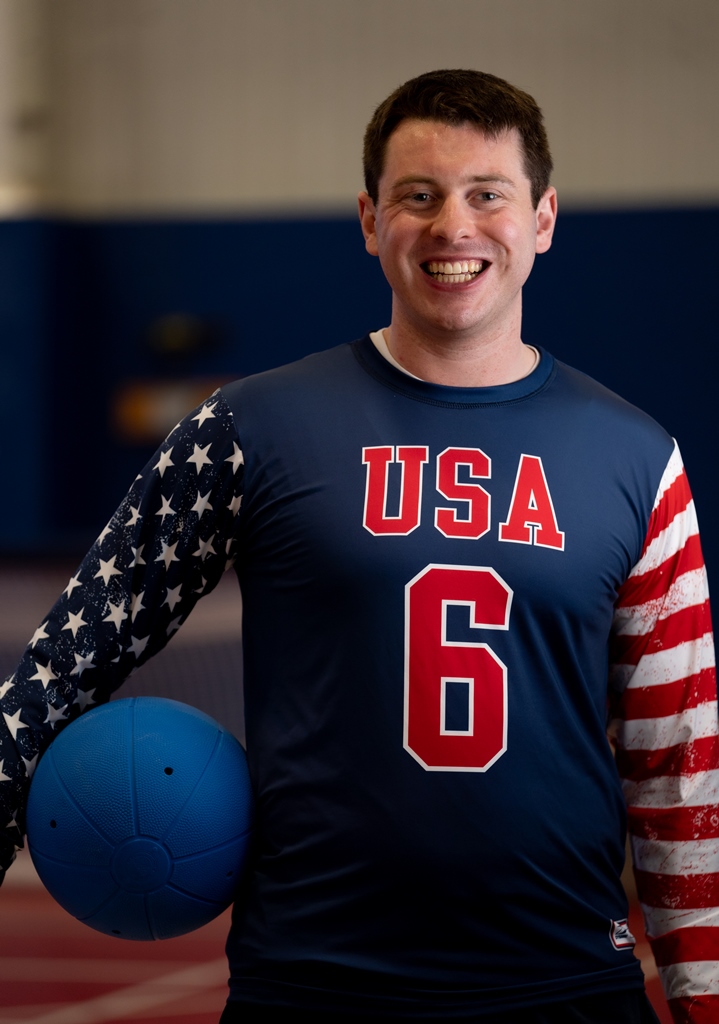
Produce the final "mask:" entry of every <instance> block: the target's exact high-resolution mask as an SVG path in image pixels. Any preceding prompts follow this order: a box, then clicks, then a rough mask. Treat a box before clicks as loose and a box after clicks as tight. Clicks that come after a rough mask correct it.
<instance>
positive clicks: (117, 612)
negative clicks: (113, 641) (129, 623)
mask: <svg viewBox="0 0 719 1024" xmlns="http://www.w3.org/2000/svg"><path fill="white" fill-rule="evenodd" d="M107 607H108V608H109V609H110V611H109V612H108V614H107V615H106V616H105V618H104V619H103V620H102V621H103V622H111V623H112V624H113V626H114V627H115V629H116V630H117V631H118V632H119V631H120V626H121V625H122V623H123V622H124V621H125V619H126V618H127V612H126V611H125V602H124V601H123V602H122V604H113V603H112V601H108V602H107Z"/></svg>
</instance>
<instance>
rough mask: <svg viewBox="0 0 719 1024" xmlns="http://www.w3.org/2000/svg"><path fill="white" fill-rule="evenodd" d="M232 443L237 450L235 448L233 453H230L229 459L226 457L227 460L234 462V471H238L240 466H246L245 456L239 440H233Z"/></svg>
mask: <svg viewBox="0 0 719 1024" xmlns="http://www.w3.org/2000/svg"><path fill="white" fill-rule="evenodd" d="M232 444H233V446H234V449H235V450H234V452H233V454H232V455H230V457H229V459H225V462H231V463H232V472H233V473H236V472H237V470H238V469H239V468H240V466H244V464H245V457H244V455H243V454H242V452H241V451H240V447H239V445H238V444H237V441H233V442H232Z"/></svg>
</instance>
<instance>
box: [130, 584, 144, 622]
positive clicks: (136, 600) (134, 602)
mask: <svg viewBox="0 0 719 1024" xmlns="http://www.w3.org/2000/svg"><path fill="white" fill-rule="evenodd" d="M144 596H145V591H144V590H141V591H140V593H139V594H133V595H132V596H131V597H130V615H131V616H132V621H133V622H134V621H135V619H136V618H137V616H138V615H139V614H140V612H141V611H144V608H145V606H144V604H143V603H142V599H143V597H144Z"/></svg>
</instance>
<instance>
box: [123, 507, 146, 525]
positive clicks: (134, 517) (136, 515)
mask: <svg viewBox="0 0 719 1024" xmlns="http://www.w3.org/2000/svg"><path fill="white" fill-rule="evenodd" d="M130 511H131V512H132V515H131V516H130V518H129V519H128V520H127V522H126V523H125V526H134V525H135V523H137V522H139V520H140V519H142V516H141V515H140V510H139V508H135V507H134V506H133V505H130Z"/></svg>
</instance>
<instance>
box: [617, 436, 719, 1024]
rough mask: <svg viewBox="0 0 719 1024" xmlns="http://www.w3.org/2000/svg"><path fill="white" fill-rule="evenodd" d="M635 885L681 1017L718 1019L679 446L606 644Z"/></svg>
mask: <svg viewBox="0 0 719 1024" xmlns="http://www.w3.org/2000/svg"><path fill="white" fill-rule="evenodd" d="M610 653H611V668H610V673H611V674H610V683H611V692H612V705H613V706H612V721H611V725H610V732H611V734H612V735H613V736H614V737H615V739H616V742H617V764H618V767H619V772H620V775H621V777H622V784H623V788H624V794H625V797H626V801H627V806H628V814H629V833H630V840H631V847H632V853H633V857H634V871H635V875H636V880H637V890H638V893H639V899H640V901H641V904H642V910H643V912H644V919H645V924H646V930H647V937H648V938H649V940H650V942H651V945H652V949H653V951H654V956H655V959H656V962H657V967H658V970H659V974H660V977H661V980H662V984H663V986H664V991H665V994H666V997H667V1000H668V1001H669V1005H670V1007H671V1010H672V1013H673V1015H674V1019H675V1020H676V1021H677V1022H689V1021H692V1022H694V1024H703V1022H704V1021H706V1022H708V1021H710V1020H716V1019H719V725H718V723H717V688H716V670H715V662H714V645H713V637H712V627H711V617H710V611H709V591H708V587H707V579H706V570H705V568H704V560H703V557H702V552H701V546H700V542H699V532H698V528H697V520H696V513H695V511H694V502H693V500H692V496H691V492H690V490H689V485H688V482H687V478H686V474H685V471H684V467H683V465H682V461H681V457H680V455H679V451H678V449H677V448H676V447H675V449H674V452H673V454H672V456H671V458H670V460H669V463H668V465H667V468H666V470H665V472H664V474H663V477H662V480H661V483H660V485H659V490H658V493H657V497H656V501H655V504H654V509H653V511H652V514H651V518H650V522H649V529H648V531H647V538H646V542H645V546H644V551H643V553H642V557H641V559H640V560H639V562H638V563H637V565H636V566H635V567H634V569H633V571H632V573H631V575H630V577H629V579H628V580H627V582H626V583H625V585H624V586H623V587H622V589H621V592H620V594H619V600H618V602H617V606H616V612H615V620H614V632H613V636H612V641H611V647H610Z"/></svg>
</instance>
